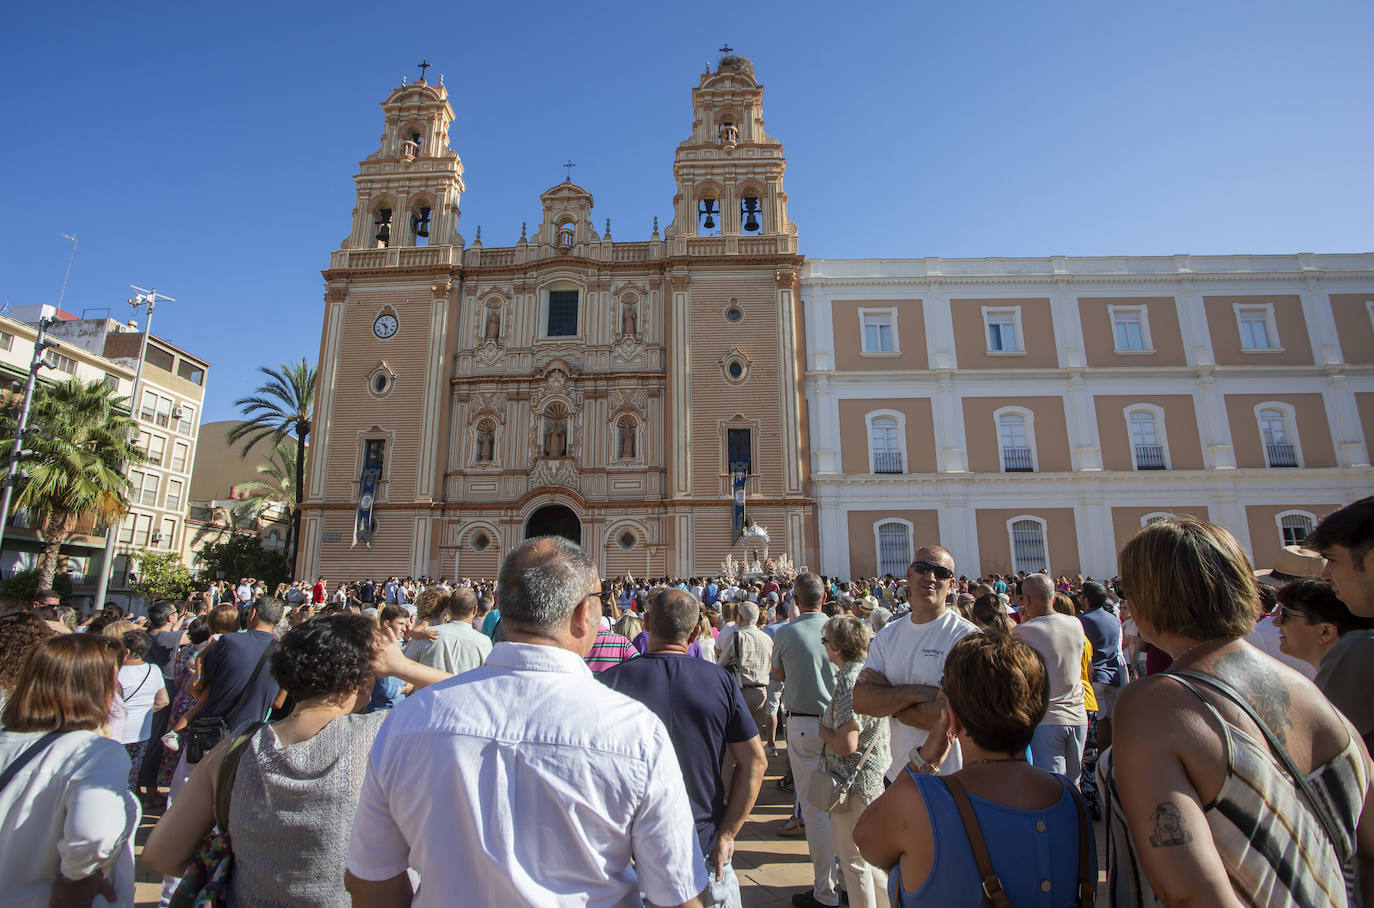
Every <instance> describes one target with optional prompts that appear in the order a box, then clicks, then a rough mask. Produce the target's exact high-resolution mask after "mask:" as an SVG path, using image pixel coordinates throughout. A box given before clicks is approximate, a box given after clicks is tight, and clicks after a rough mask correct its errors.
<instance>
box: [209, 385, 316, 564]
mask: <svg viewBox="0 0 1374 908" xmlns="http://www.w3.org/2000/svg"><path fill="white" fill-rule="evenodd" d="M258 371H259V372H261V373H262V374H263V375H266V376H267V381H265V382H263V383H262V384H261V385H258V388H257V390H256V391H254V392H253V394H251V395H250V396H248V397H240V398H239V399H238V400H236V401H234V406H236V407H240V408H242V410H243V415H244V417H245V420H244V421H243V422H241V423H239V424H238V425H237V426H234V428H233V429H231V430H230V431H229V435H228V442H229V444H231V445H234V444H238V443H239V442H243V450H242V451H241V452H239V456H240V457H247V456H248V452H249V451H250V450H251V449H252V447H253V445H255V444H257V443H258V442H260V441H263V440H264V439H269V438H270V439H272V440H273V441H282V440H284V439H286V438H287V437H288V436H295V439H296V462H295V464H294V467H295V474H296V475H295V484H294V488H293V489H292V491H293V492H294V497H295V507H294V508H293V509H292V515H291V525H290V527H289V528H288V529H287V537H286V551H287V557H289V558H290V559H291V573H292V575H293V576H294V575H295V572H296V549H297V547H298V546H297V544H296V541H297V538H298V537H299V536H300V527H301V498H302V495H303V493H304V490H305V444H306V440H307V439H308V438H309V437H310V420H311V419H312V418H313V417H314V410H315V369H314V367H313V366H311V365H310V364H309V363H307V362H306V361H305V360H304V359H301V361H300V362H298V363H281V364H280V365H279V366H278V368H276V369H271V368H268V367H267V366H260V367H259V368H258Z"/></svg>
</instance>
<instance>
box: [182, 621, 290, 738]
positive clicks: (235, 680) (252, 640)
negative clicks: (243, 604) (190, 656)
mask: <svg viewBox="0 0 1374 908" xmlns="http://www.w3.org/2000/svg"><path fill="white" fill-rule="evenodd" d="M276 639H277V638H276V637H274V636H272V635H271V634H269V633H268V632H267V631H244V632H243V633H239V634H225V635H223V636H222V637H220V638H219V639H218V640H216V641H215V642H214V643H213V644H212V645H211V646H210V648H209V649H208V650H206V651H205V677H206V678H208V679H209V680H210V697H209V699H208V700H206V702H205V709H204V710H202V711H201V715H202V716H206V717H210V716H220V717H223V718H225V719H228V718H230V713H232V712H233V711H234V704H235V703H237V702H238V699H239V695H240V694H242V693H243V688H244V686H245V685H247V684H248V679H249V678H250V677H251V676H252V674H253V669H255V668H257V665H258V660H259V659H261V658H262V654H263V651H264V650H266V649H267V647H268V646H270V645H271V644H272V643H274V642H276ZM268 662H269V663H270V662H271V657H270V656H269V657H268ZM278 690H279V688H278V686H277V680H276V679H275V678H273V677H272V666H271V665H270V664H264V665H263V667H262V671H260V672H258V677H257V680H256V681H254V682H253V692H252V693H250V694H249V695H248V700H247V701H246V702H245V703H244V704H243V710H242V711H241V712H239V714H238V716H237V717H236V718H235V719H234V721H233V723H232V725H233V728H231V729H230V731H237V730H238V729H240V728H242V727H244V726H245V725H249V724H251V723H253V722H261V721H262V720H263V719H266V718H267V711H268V710H269V709H271V708H272V701H273V700H275V699H277V691H278Z"/></svg>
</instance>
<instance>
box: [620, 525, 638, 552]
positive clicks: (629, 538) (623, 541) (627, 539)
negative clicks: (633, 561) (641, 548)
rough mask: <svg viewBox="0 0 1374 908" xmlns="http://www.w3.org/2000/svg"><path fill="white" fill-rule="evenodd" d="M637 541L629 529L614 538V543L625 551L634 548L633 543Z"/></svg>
mask: <svg viewBox="0 0 1374 908" xmlns="http://www.w3.org/2000/svg"><path fill="white" fill-rule="evenodd" d="M638 541H639V540H638V539H636V538H635V534H634V533H631V532H630V531H629V530H626V531H625V532H623V533H621V534H620V535H619V536H617V537H616V538H615V544H616V545H618V546H620V547H621V548H622V549H624V550H625V551H627V552H628V551H629V550H630V549H632V548H634V547H635V543H636V542H638Z"/></svg>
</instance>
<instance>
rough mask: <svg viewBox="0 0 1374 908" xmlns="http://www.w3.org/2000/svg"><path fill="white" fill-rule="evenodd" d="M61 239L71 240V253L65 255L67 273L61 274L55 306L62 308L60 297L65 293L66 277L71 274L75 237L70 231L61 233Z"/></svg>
mask: <svg viewBox="0 0 1374 908" xmlns="http://www.w3.org/2000/svg"><path fill="white" fill-rule="evenodd" d="M62 239H64V240H71V241H72V254H71V255H69V256H67V273H66V274H64V275H62V289H61V290H60V291H58V294H57V308H58V309H61V308H62V299H63V297H65V296H66V295H67V278H69V277H71V276H72V260H73V259H75V258H76V237H74V236H72V235H71V234H70V233H64V234H62Z"/></svg>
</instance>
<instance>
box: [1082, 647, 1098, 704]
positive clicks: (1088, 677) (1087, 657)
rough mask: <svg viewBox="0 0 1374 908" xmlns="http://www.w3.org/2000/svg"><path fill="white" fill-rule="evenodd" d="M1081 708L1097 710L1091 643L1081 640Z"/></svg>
mask: <svg viewBox="0 0 1374 908" xmlns="http://www.w3.org/2000/svg"><path fill="white" fill-rule="evenodd" d="M1083 708H1084V709H1086V710H1087V711H1088V712H1091V713H1095V712H1097V695H1096V694H1094V693H1093V645H1092V644H1091V643H1089V642H1088V641H1087V640H1084V641H1083Z"/></svg>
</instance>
